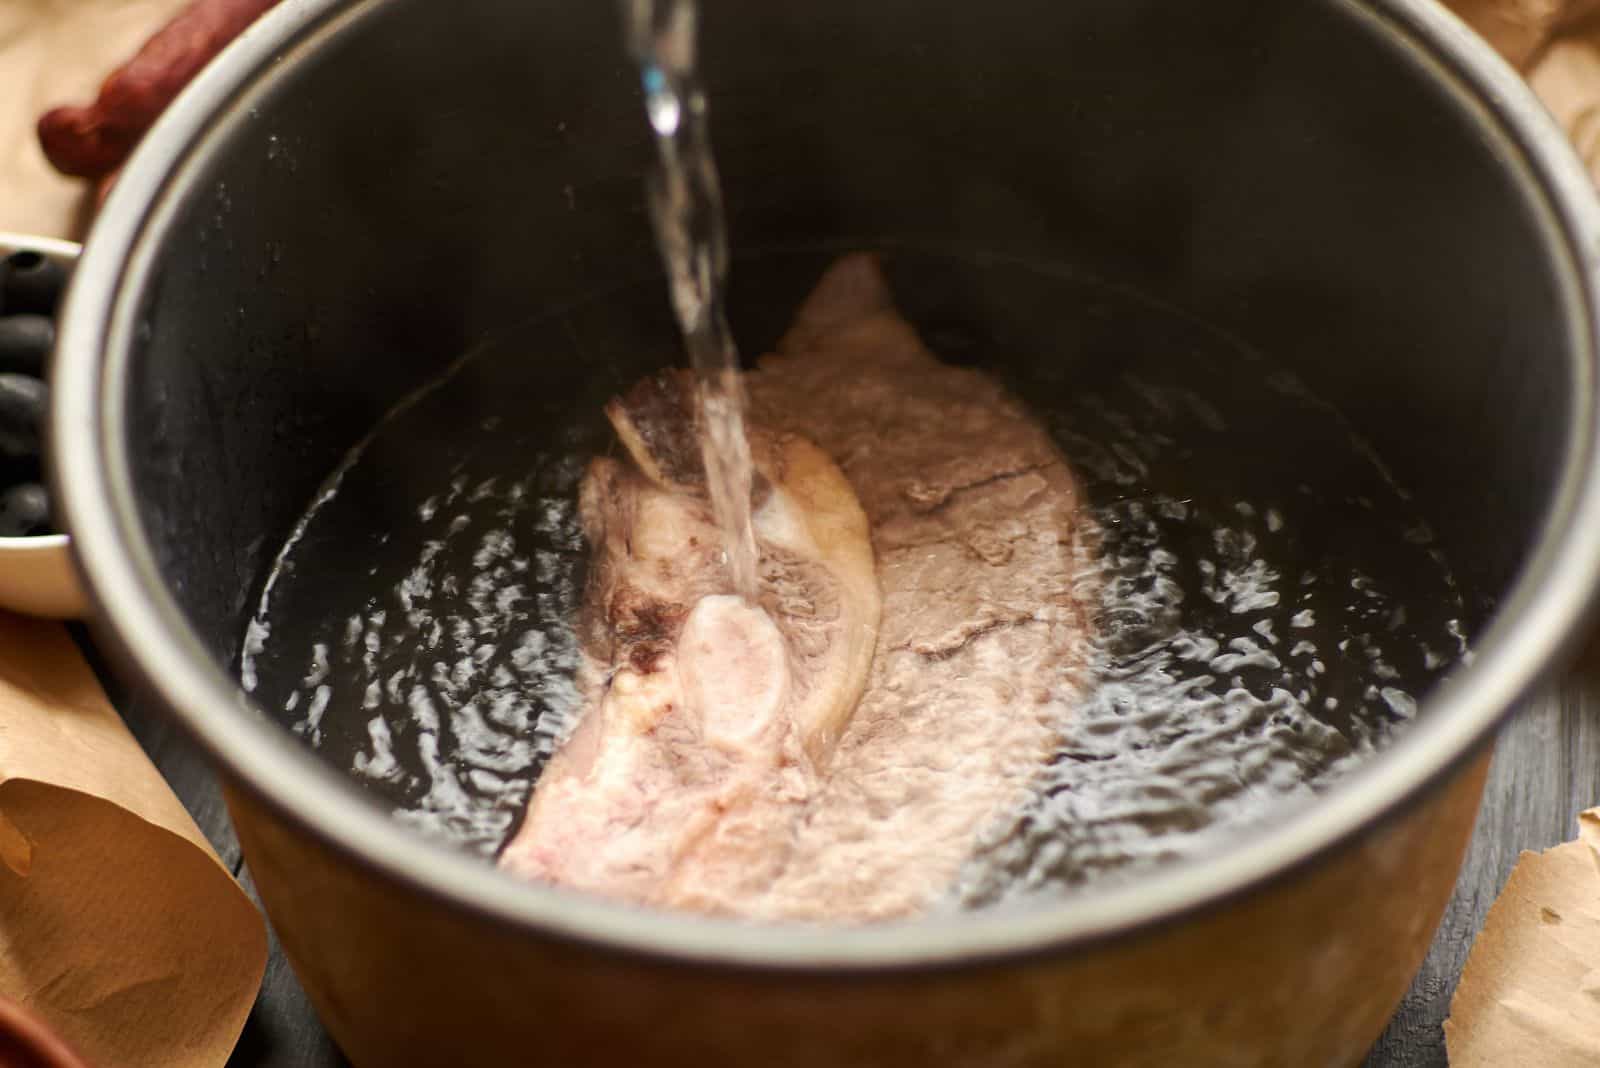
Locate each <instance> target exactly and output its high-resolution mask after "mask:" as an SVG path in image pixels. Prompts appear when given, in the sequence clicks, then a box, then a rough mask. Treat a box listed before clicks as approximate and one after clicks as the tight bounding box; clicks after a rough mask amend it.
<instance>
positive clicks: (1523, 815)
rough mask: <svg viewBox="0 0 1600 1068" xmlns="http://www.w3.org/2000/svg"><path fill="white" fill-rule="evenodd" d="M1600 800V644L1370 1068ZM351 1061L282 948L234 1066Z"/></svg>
mask: <svg viewBox="0 0 1600 1068" xmlns="http://www.w3.org/2000/svg"><path fill="white" fill-rule="evenodd" d="M113 698H114V699H115V700H116V701H117V702H118V704H119V707H121V708H122V709H123V711H124V714H125V715H126V717H127V719H128V721H129V724H130V726H132V728H133V730H134V733H135V734H137V735H138V737H139V739H140V740H141V741H142V742H143V743H144V745H145V747H146V749H148V750H149V752H150V754H151V755H152V757H154V759H155V761H156V763H157V765H159V766H160V768H161V769H162V771H163V772H164V773H165V774H166V776H167V778H168V780H169V781H170V782H171V783H172V785H173V788H174V789H175V790H176V791H177V792H178V795H179V796H180V797H181V798H182V799H183V801H184V803H185V804H187V805H188V806H189V809H190V811H191V812H193V813H194V816H195V820H196V822H198V823H199V824H200V826H201V827H202V828H203V829H204V830H205V832H206V833H207V834H208V835H209V836H210V837H211V841H212V843H213V844H214V845H215V846H216V848H217V851H218V852H219V853H220V854H221V855H222V857H223V859H224V860H225V861H227V862H229V863H231V864H232V865H233V866H234V869H235V871H238V872H239V873H240V875H241V878H242V880H243V883H244V886H245V888H246V890H248V891H250V892H251V893H252V894H253V893H254V887H253V885H252V884H251V882H250V877H249V872H248V870H245V869H243V868H242V862H241V859H240V856H239V846H238V843H237V841H236V840H235V839H234V836H233V829H232V827H231V826H230V825H229V823H228V816H227V812H226V810H225V809H224V807H223V804H222V799H221V796H220V794H219V792H218V789H217V785H216V782H215V780H214V779H213V778H212V777H211V775H210V773H209V772H208V771H207V769H206V767H205V764H204V763H203V762H202V761H201V760H200V759H199V758H198V756H197V755H196V754H195V752H194V750H193V749H192V747H191V746H190V745H189V744H188V742H187V741H186V740H185V739H184V738H183V737H182V736H181V735H180V734H179V733H178V732H177V731H176V730H175V729H174V728H173V727H172V726H171V725H170V724H169V723H167V722H165V721H164V720H163V719H162V718H161V717H160V716H158V715H156V714H154V713H153V712H152V711H151V710H150V708H149V707H148V705H147V704H146V702H144V701H142V700H141V699H140V698H139V697H138V695H129V694H126V693H121V692H115V691H114V692H113ZM1597 804H1600V642H1597V643H1596V645H1595V646H1594V647H1593V648H1591V649H1590V650H1589V651H1587V652H1586V653H1585V654H1584V655H1583V656H1582V657H1581V658H1580V660H1579V663H1578V665H1577V666H1576V667H1575V668H1574V669H1573V670H1572V671H1570V672H1569V673H1568V674H1567V675H1566V676H1564V677H1563V678H1562V679H1561V680H1560V681H1559V682H1558V683H1556V684H1553V685H1551V686H1550V687H1549V688H1548V690H1547V691H1546V693H1545V694H1543V695H1542V696H1539V697H1537V698H1535V699H1533V700H1531V701H1529V702H1528V703H1527V704H1526V705H1525V706H1524V707H1523V708H1522V709H1521V711H1520V712H1519V713H1518V714H1517V716H1516V717H1515V718H1514V719H1513V720H1512V721H1511V722H1510V723H1509V724H1508V725H1507V727H1506V728H1505V730H1504V732H1503V734H1502V735H1501V738H1500V742H1499V745H1498V746H1497V748H1496V751H1495V757H1494V764H1493V766H1492V769H1491V771H1490V774H1489V783H1488V787H1487V789H1486V791H1485V795H1484V803H1483V808H1482V810H1481V811H1480V812H1479V815H1478V826H1477V830H1476V833H1475V835H1474V837H1473V840H1472V846H1471V849H1470V850H1469V852H1468V855H1467V860H1466V865H1465V867H1464V869H1463V871H1462V873H1461V878H1460V881H1459V882H1458V883H1457V884H1456V893H1455V897H1454V899H1453V900H1452V901H1451V902H1450V907H1449V910H1448V911H1447V912H1446V914H1445V917H1444V922H1443V923H1442V924H1441V925H1440V928H1439V933H1438V936H1437V937H1436V938H1435V939H1434V943H1433V948H1432V951H1431V952H1430V953H1429V955H1428V959H1427V961H1426V962H1425V963H1424V964H1423V967H1422V970H1421V972H1420V973H1419V974H1418V976H1417V980H1416V982H1415V983H1414V984H1413V985H1412V988H1411V991H1410V993H1409V994H1407V995H1406V999H1405V1001H1404V1003H1403V1004H1402V1005H1401V1006H1400V1010H1399V1012H1398V1013H1396V1015H1395V1018H1394V1020H1393V1021H1392V1022H1391V1024H1390V1026H1389V1029H1388V1031H1387V1032H1386V1033H1385V1034H1384V1036H1383V1038H1382V1039H1381V1040H1380V1041H1379V1043H1378V1045H1377V1046H1376V1047H1375V1048H1374V1050H1373V1052H1372V1055H1371V1056H1370V1057H1369V1058H1368V1060H1367V1063H1366V1066H1365V1068H1443V1066H1444V1065H1445V1063H1446V1060H1445V1051H1444V1035H1443V1032H1442V1031H1441V1030H1440V1024H1441V1023H1442V1022H1443V1020H1444V1017H1445V1015H1446V1013H1447V1011H1448V1008H1449V1003H1450V995H1451V993H1452V992H1453V991H1454V989H1455V983H1456V978H1457V977H1458V976H1459V975H1460V972H1461V966H1462V964H1463V962H1464V961H1465V960H1466V956H1467V951H1468V949H1470V948H1471V945H1472V939H1473V937H1474V936H1475V935H1476V934H1477V932H1478V929H1479V928H1480V926H1481V925H1482V923H1483V919H1484V916H1485V915H1486V914H1487V912H1488V911H1489V906H1490V905H1491V904H1492V903H1493V902H1494V899H1495V896H1496V895H1497V894H1498V893H1499V892H1500V888H1501V887H1502V886H1503V885H1504V884H1505V880H1506V877H1507V876H1508V875H1509V874H1510V873H1511V868H1512V866H1513V865H1514V864H1515V863H1516V861H1517V857H1518V855H1519V854H1520V853H1521V852H1522V851H1523V850H1525V849H1545V848H1548V847H1550V846H1553V845H1556V844H1558V843H1561V842H1565V841H1569V840H1571V839H1572V838H1574V837H1576V834H1577V827H1576V822H1575V820H1576V816H1577V814H1578V812H1580V811H1581V810H1583V809H1585V808H1589V807H1591V806H1594V805H1597ZM345 1063H346V1062H345V1061H344V1059H343V1058H342V1057H341V1056H340V1055H339V1053H338V1050H337V1049H336V1048H335V1047H334V1046H333V1044H332V1043H331V1042H330V1041H329V1040H328V1038H327V1036H326V1034H324V1032H323V1031H322V1028H321V1027H320V1026H319V1025H318V1023H317V1020H316V1017H315V1015H314V1014H313V1013H312V1011H311V1008H310V1006H309V1005H308V1004H307V1003H306V1000H305V995H304V993H303V992H302V991H301V989H300V986H299V984H298V983H297V982H296V980H295V977H294V973H293V972H291V971H290V970H289V967H288V965H287V964H286V963H285V961H284V960H283V957H282V956H281V955H280V954H279V953H278V952H277V946H276V943H275V942H274V944H273V955H272V959H271V961H270V962H269V963H268V965H267V974H266V979H265V981H264V983H263V985H262V990H261V996H260V998H259V999H258V1000H257V1002H256V1006H255V1011H254V1012H253V1013H252V1015H251V1017H250V1021H249V1023H248V1024H247V1025H246V1027H245V1031H244V1035H243V1037H242V1038H241V1039H240V1043H239V1048H238V1050H237V1051H236V1052H235V1054H234V1057H233V1059H232V1060H231V1061H230V1065H231V1066H237V1068H332V1066H337V1065H344V1064H345Z"/></svg>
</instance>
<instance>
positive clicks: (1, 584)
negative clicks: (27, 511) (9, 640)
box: [0, 233, 89, 619]
mask: <svg viewBox="0 0 1600 1068" xmlns="http://www.w3.org/2000/svg"><path fill="white" fill-rule="evenodd" d="M21 251H30V252H38V253H40V254H42V255H44V256H47V257H49V258H50V259H53V260H59V261H60V262H62V263H65V264H67V265H68V266H71V265H72V264H73V263H74V262H75V261H76V260H77V258H78V245H76V244H75V243H73V242H71V241H60V240H57V239H55V238H50V237H30V236H27V235H25V234H8V233H0V258H4V257H6V256H9V255H11V253H13V252H21ZM0 609H6V610H9V611H12V612H21V613H23V614H24V615H29V616H43V617H45V618H47V619H82V618H84V617H85V616H86V615H88V613H89V600H88V598H87V597H85V596H84V593H83V587H82V586H81V585H80V584H79V582H78V573H77V571H76V570H75V569H74V567H73V564H72V548H71V545H70V542H69V540H68V538H67V535H65V534H43V535H40V536H38V537H34V538H0Z"/></svg>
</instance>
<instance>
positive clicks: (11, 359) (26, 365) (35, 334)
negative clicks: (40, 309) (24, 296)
mask: <svg viewBox="0 0 1600 1068" xmlns="http://www.w3.org/2000/svg"><path fill="white" fill-rule="evenodd" d="M55 343H56V324H55V322H54V321H53V320H52V319H50V318H49V317H48V316H44V315H6V316H0V374H24V375H32V376H34V377H35V378H43V377H44V364H45V360H47V359H48V358H49V356H50V347H51V346H52V345H54V344H55Z"/></svg>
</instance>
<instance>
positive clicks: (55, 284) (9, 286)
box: [0, 250, 67, 315]
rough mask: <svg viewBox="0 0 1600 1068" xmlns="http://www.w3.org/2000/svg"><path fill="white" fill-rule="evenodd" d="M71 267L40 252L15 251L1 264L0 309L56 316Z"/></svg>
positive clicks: (8, 313) (12, 312) (10, 313)
mask: <svg viewBox="0 0 1600 1068" xmlns="http://www.w3.org/2000/svg"><path fill="white" fill-rule="evenodd" d="M66 282H67V269H66V268H65V267H63V266H61V264H59V263H57V262H56V261H55V260H52V259H50V258H49V257H48V256H45V255H42V254H41V253H38V252H31V251H26V250H25V251H22V252H13V253H12V254H11V255H9V256H7V257H6V259H5V262H4V263H3V264H0V310H3V311H4V312H5V313H6V314H7V315H14V314H16V313H17V312H32V313H35V314H38V315H54V314H55V313H56V305H57V304H58V303H59V302H60V300H61V290H62V288H63V287H64V286H65V285H66Z"/></svg>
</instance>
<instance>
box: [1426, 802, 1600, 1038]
mask: <svg viewBox="0 0 1600 1068" xmlns="http://www.w3.org/2000/svg"><path fill="white" fill-rule="evenodd" d="M1579 824H1580V827H1581V833H1580V836H1579V838H1578V840H1577V841H1575V842H1568V843H1567V844H1566V845H1561V846H1556V847H1555V848H1554V849H1550V850H1546V851H1545V852H1543V853H1523V854H1522V859H1521V860H1519V861H1518V862H1517V866H1516V868H1515V870H1513V871H1512V873H1511V879H1510V881H1509V882H1507V883H1506V888H1505V890H1503V891H1502V892H1501V894H1500V897H1499V899H1498V900H1496V901H1495V903H1494V907H1493V908H1491V909H1490V910H1489V919H1488V921H1487V922H1486V923H1485V924H1484V928H1483V933H1482V934H1480V935H1479V936H1478V940H1477V941H1476V942H1475V943H1473V946H1472V953H1471V955H1470V956H1469V957H1468V958H1467V966H1466V969H1465V970H1464V971H1463V972H1462V974H1461V982H1460V985H1458V986H1457V987H1456V993H1455V997H1454V998H1453V999H1452V1000H1451V1002H1450V1018H1449V1019H1448V1020H1446V1021H1445V1025H1444V1035H1445V1046H1446V1049H1447V1050H1448V1052H1449V1056H1450V1063H1451V1064H1452V1065H1453V1066H1455V1068H1506V1066H1510V1065H1524V1064H1525V1065H1538V1066H1539V1068H1594V1066H1595V1065H1600V808H1593V809H1590V810H1589V811H1587V812H1585V813H1584V814H1583V815H1582V816H1581V817H1579Z"/></svg>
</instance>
